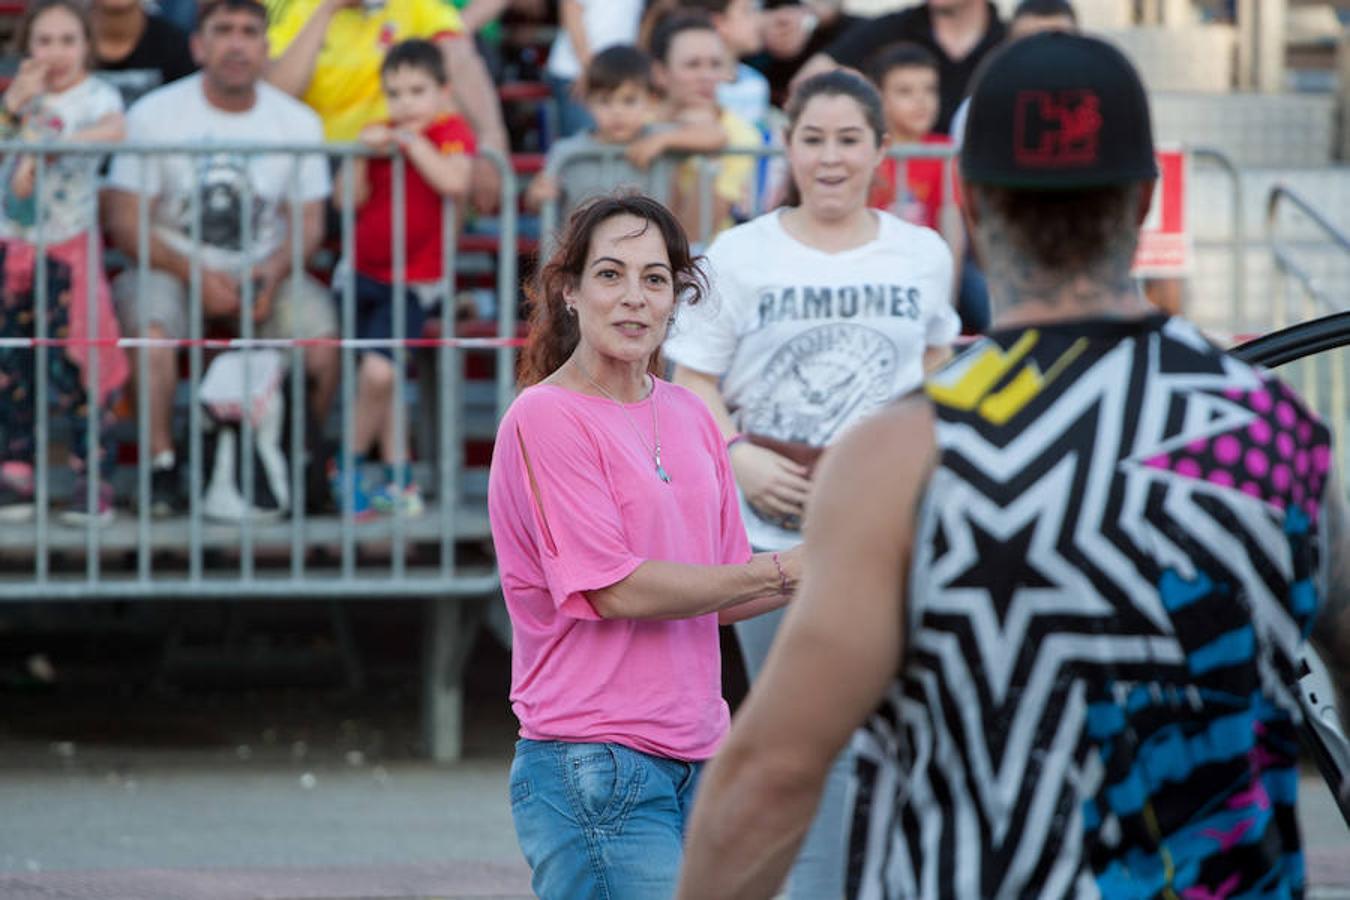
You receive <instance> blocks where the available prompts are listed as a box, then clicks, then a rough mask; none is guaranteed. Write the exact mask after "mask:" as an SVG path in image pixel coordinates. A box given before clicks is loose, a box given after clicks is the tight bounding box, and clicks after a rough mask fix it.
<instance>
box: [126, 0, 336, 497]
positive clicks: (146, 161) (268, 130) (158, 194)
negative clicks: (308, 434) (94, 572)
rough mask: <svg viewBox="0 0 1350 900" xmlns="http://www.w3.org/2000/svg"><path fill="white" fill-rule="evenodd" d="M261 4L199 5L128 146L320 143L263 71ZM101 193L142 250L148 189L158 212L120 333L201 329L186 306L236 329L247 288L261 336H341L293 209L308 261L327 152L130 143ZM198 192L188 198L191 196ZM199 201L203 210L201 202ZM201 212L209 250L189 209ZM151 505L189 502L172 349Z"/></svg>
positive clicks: (169, 334) (323, 384) (159, 357)
mask: <svg viewBox="0 0 1350 900" xmlns="http://www.w3.org/2000/svg"><path fill="white" fill-rule="evenodd" d="M266 33H267V13H266V10H265V9H264V7H263V6H262V4H261V3H259V2H257V0H211V2H208V3H207V4H206V5H205V6H203V8H202V11H201V16H200V19H199V22H198V30H197V33H196V34H194V35H193V37H192V46H193V53H194V54H195V56H196V57H197V60H198V62H199V63H200V64H201V67H202V70H201V72H200V73H199V74H196V75H192V76H189V77H187V78H184V79H181V80H179V81H176V82H174V83H173V84H170V85H166V86H165V87H162V88H159V89H158V90H155V91H152V92H150V93H149V94H146V95H145V96H144V97H142V98H141V99H140V100H139V101H138V102H137V103H136V104H135V105H133V106H132V108H131V110H130V111H129V112H128V114H127V139H128V142H129V143H133V144H134V143H179V144H182V143H188V144H201V145H202V146H203V149H204V150H205V149H208V148H209V147H210V146H211V145H212V144H234V145H238V144H241V143H253V142H257V143H260V144H267V143H274V144H275V143H285V144H320V143H322V141H323V126H322V124H321V123H320V121H319V117H318V116H317V115H316V114H315V113H314V112H313V111H312V110H310V109H309V108H308V107H307V106H305V105H304V104H302V103H300V102H299V101H298V100H295V99H293V98H291V97H289V96H287V95H286V94H284V93H282V92H281V91H279V90H277V89H276V88H274V87H272V86H271V85H268V84H266V83H265V82H263V81H262V73H263V69H264V67H265V65H266V63H267V38H266ZM108 185H109V188H110V190H109V192H108V198H107V204H108V210H109V217H110V221H111V227H112V234H113V242H114V243H115V245H116V246H117V247H118V249H120V250H122V251H123V252H125V253H127V254H129V255H131V256H133V257H135V256H136V255H137V253H138V247H139V242H138V235H139V224H140V209H139V206H140V195H145V196H146V197H147V198H148V208H149V211H150V220H151V222H150V224H151V228H150V241H149V244H150V246H149V268H150V271H149V276H148V277H147V278H146V279H145V281H144V282H141V281H140V279H139V273H138V271H137V269H136V267H133V268H131V269H129V270H128V271H126V272H123V273H122V274H121V275H119V276H118V277H117V278H116V279H115V280H114V281H113V295H114V300H115V302H116V304H117V307H118V315H119V318H120V319H121V322H122V329H123V333H126V334H142V335H145V336H147V337H157V338H186V337H190V336H191V337H199V336H200V335H197V334H191V333H190V331H189V326H190V323H191V322H192V320H193V316H192V309H191V304H192V303H194V302H199V303H200V304H201V319H202V322H203V323H204V325H206V324H209V325H211V326H212V327H215V326H217V325H223V326H226V327H229V328H232V329H234V330H236V331H237V330H238V329H239V328H240V326H241V324H242V323H241V317H242V315H243V313H244V308H243V302H244V300H245V294H246V292H247V289H248V285H250V284H251V286H252V295H251V300H252V313H253V327H254V334H255V335H256V336H259V337H267V338H320V337H335V336H336V335H337V333H338V323H337V315H336V311H335V310H334V309H333V304H332V300H331V299H330V296H329V293H328V291H327V290H326V289H325V288H324V287H323V285H321V284H319V283H318V282H317V281H315V280H314V279H313V278H310V277H309V276H308V275H306V274H305V273H304V272H303V271H299V272H294V271H292V268H291V260H292V256H293V254H292V248H291V235H292V223H291V211H292V209H294V211H295V212H296V213H297V214H298V215H299V217H300V219H301V229H300V231H301V241H302V247H301V248H300V254H299V255H300V258H301V259H304V258H307V257H308V256H309V255H310V254H311V253H312V252H313V251H314V249H315V248H316V247H317V246H318V244H319V242H320V240H321V239H322V236H323V206H324V203H325V201H326V199H327V197H328V195H329V194H330V193H331V184H330V179H329V174H328V165H327V161H326V160H325V159H324V158H323V157H322V156H319V155H312V156H305V157H296V156H291V155H283V154H257V155H253V154H250V155H247V156H245V155H242V154H235V153H230V152H225V151H222V152H219V153H203V154H198V155H193V156H188V155H166V154H157V155H150V156H141V155H137V154H134V153H123V154H119V155H118V156H116V157H115V158H114V160H113V165H112V170H111V171H110V172H109V175H108ZM194 191H196V192H198V197H199V202H198V203H197V204H195V205H194V202H193V193H194ZM194 206H195V207H196V208H195V209H194ZM197 211H199V212H200V238H201V246H200V248H199V250H198V249H195V248H194V244H193V239H192V229H193V218H194V215H195V214H196V212H197ZM194 259H196V260H199V261H200V277H201V294H200V298H193V297H190V291H189V284H190V282H191V275H192V269H193V260H194ZM338 364H339V356H338V351H337V349H336V348H335V347H307V348H306V349H305V369H306V374H307V375H308V376H309V380H310V382H311V385H312V390H311V395H310V403H311V412H312V413H313V414H314V416H315V419H316V420H317V421H320V422H321V421H323V420H324V419H325V418H326V416H327V411H328V409H329V407H330V405H331V403H332V397H333V393H334V391H335V389H336V386H337V377H338ZM149 365H150V379H149V380H150V411H149V412H150V453H151V458H152V464H151V487H152V491H151V492H152V511H153V512H154V513H155V514H156V515H167V514H169V513H171V512H173V511H175V510H176V509H179V508H181V506H182V501H181V497H180V495H179V490H178V489H179V479H178V476H177V474H176V456H175V453H174V444H173V429H172V419H171V417H172V411H173V396H174V390H175V385H176V384H177V381H178V364H177V359H176V351H175V350H173V349H169V348H155V349H153V350H151V351H150V363H149Z"/></svg>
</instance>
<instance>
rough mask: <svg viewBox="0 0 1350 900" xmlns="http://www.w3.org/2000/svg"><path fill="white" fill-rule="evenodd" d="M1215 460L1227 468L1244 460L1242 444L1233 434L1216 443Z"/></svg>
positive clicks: (1224, 436) (1226, 435) (1221, 438)
mask: <svg viewBox="0 0 1350 900" xmlns="http://www.w3.org/2000/svg"><path fill="white" fill-rule="evenodd" d="M1214 458H1215V459H1217V460H1218V461H1219V462H1220V463H1222V464H1223V465H1225V466H1231V465H1233V464H1234V463H1236V462H1237V461H1238V460H1239V459H1241V458H1242V442H1241V441H1239V440H1238V439H1237V438H1235V437H1233V436H1232V435H1231V434H1225V435H1223V436H1222V437H1220V438H1219V439H1218V440H1216V441H1215V442H1214Z"/></svg>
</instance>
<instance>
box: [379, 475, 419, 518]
mask: <svg viewBox="0 0 1350 900" xmlns="http://www.w3.org/2000/svg"><path fill="white" fill-rule="evenodd" d="M400 485H401V486H400ZM370 502H371V504H373V505H374V507H375V508H376V509H377V510H379V511H380V512H382V513H386V514H388V515H393V513H394V511H395V510H396V509H399V508H400V507H402V509H403V515H404V516H405V517H406V518H409V519H415V518H417V517H418V516H420V515H422V513H423V512H424V511H425V510H426V504H425V503H423V502H422V489H421V488H419V487H418V486H417V482H415V481H413V480H412V467H411V466H409V465H408V464H407V463H404V465H403V477H402V478H399V477H398V473H397V470H396V469H395V467H394V466H392V465H386V466H385V467H384V485H383V486H382V487H379V488H376V489H375V490H374V491H372V492H371V494H370Z"/></svg>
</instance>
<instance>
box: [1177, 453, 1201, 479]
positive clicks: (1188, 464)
mask: <svg viewBox="0 0 1350 900" xmlns="http://www.w3.org/2000/svg"><path fill="white" fill-rule="evenodd" d="M1172 471H1174V472H1176V473H1177V474H1178V475H1183V476H1185V477H1186V478H1199V477H1200V464H1199V463H1198V462H1196V461H1195V460H1193V459H1191V458H1190V457H1189V456H1188V457H1185V458H1183V459H1179V460H1177V464H1176V465H1175V466H1173V467H1172Z"/></svg>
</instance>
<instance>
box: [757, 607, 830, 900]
mask: <svg viewBox="0 0 1350 900" xmlns="http://www.w3.org/2000/svg"><path fill="white" fill-rule="evenodd" d="M786 613H787V610H785V609H776V610H774V611H773V612H770V613H765V614H763V615H761V616H755V617H754V618H753V619H744V620H742V621H740V622H737V623H736V624H735V625H733V626H732V627H733V628H735V629H736V640H737V642H739V643H740V645H741V656H742V657H743V658H744V659H745V674H746V675H747V676H748V677H749V679H750V684H751V685H752V686H753V685H754V683H755V681H756V679H758V678H759V673H760V671H761V670H762V669H763V668H764V659H765V657H767V656H768V655H769V647H770V646H772V644H773V639H774V635H776V634H777V633H778V626H779V625H780V624H782V621H783V616H784V615H786ZM852 774H853V751H852V750H850V749H849V748H848V747H845V748H844V749H843V750H842V751H841V752H840V754H839V756H838V757H836V758H835V761H834V762H833V763H832V764H831V765H830V772H829V775H828V776H826V779H825V789H824V791H822V792H821V795H820V805H819V806H818V807H816V817H815V819H814V820H812V822H811V829H810V830H809V831H807V832H806V839H805V840H804V841H803V842H802V846H801V849H800V850H798V851H797V861H796V862H795V863H793V864H792V871H791V872H789V873H788V883H787V891H786V893H785V894H784V896H785V897H787V900H838V898H840V897H842V896H843V895H844V858H845V855H846V853H847V849H848V848H847V843H848V821H847V819H848V815H849V809H848V790H849V780H850V778H851V776H852Z"/></svg>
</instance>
